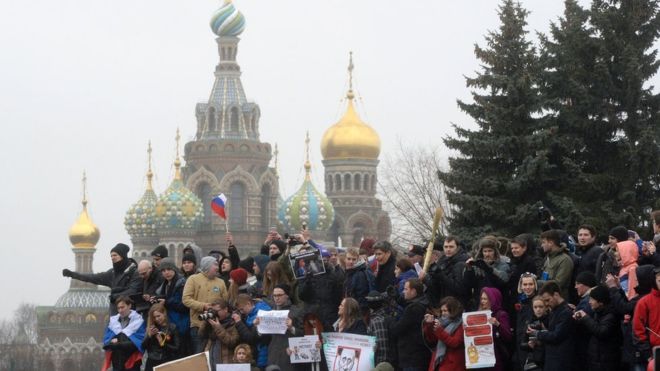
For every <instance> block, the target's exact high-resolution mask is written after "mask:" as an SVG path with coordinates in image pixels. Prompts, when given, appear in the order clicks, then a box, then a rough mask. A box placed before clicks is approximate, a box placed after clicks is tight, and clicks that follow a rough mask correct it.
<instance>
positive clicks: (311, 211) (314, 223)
mask: <svg viewBox="0 0 660 371" xmlns="http://www.w3.org/2000/svg"><path fill="white" fill-rule="evenodd" d="M305 142H306V145H307V149H306V151H307V160H306V161H305V181H304V182H303V184H302V186H301V187H300V189H298V191H297V192H296V193H294V194H293V196H291V197H289V198H288V199H287V200H286V201H284V202H283V204H282V206H280V208H279V212H278V219H279V221H280V223H282V225H283V226H284V228H285V229H287V230H301V229H302V224H303V222H304V223H306V224H307V228H308V229H310V230H313V231H326V230H328V229H329V228H330V226H331V225H332V222H333V220H334V216H335V211H334V208H333V207H332V203H330V201H329V200H328V198H327V197H326V196H325V195H324V194H322V193H321V192H319V191H318V190H317V189H316V187H315V186H314V184H313V183H312V180H311V175H310V173H311V169H312V165H311V163H310V162H309V134H308V135H307V138H306V140H305Z"/></svg>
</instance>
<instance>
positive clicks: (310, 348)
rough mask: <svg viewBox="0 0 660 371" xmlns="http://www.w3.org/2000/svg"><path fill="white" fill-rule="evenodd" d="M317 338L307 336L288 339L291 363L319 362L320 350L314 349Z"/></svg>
mask: <svg viewBox="0 0 660 371" xmlns="http://www.w3.org/2000/svg"><path fill="white" fill-rule="evenodd" d="M317 341H319V337H318V336H316V335H307V336H302V337H294V338H289V349H291V363H314V362H320V361H321V350H320V349H318V348H316V342H317Z"/></svg>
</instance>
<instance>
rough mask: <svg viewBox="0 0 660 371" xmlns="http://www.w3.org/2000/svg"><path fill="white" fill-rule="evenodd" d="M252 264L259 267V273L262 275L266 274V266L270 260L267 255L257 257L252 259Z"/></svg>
mask: <svg viewBox="0 0 660 371" xmlns="http://www.w3.org/2000/svg"><path fill="white" fill-rule="evenodd" d="M254 262H255V263H256V264H257V267H259V272H261V274H264V273H266V265H268V262H270V258H269V257H268V255H257V256H255V257H254Z"/></svg>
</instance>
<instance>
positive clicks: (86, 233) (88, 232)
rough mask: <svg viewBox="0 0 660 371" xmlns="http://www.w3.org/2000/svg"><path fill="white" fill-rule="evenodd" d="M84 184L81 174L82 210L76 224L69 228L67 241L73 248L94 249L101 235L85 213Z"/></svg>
mask: <svg viewBox="0 0 660 371" xmlns="http://www.w3.org/2000/svg"><path fill="white" fill-rule="evenodd" d="M86 182H87V177H86V176H85V175H84V174H83V201H82V205H83V209H82V212H81V213H80V216H78V220H76V222H75V223H73V226H71V229H69V241H71V244H72V245H73V247H76V248H87V249H93V248H95V246H96V243H97V242H99V238H101V233H100V232H99V229H98V227H97V226H96V224H94V222H93V221H92V219H91V218H90V217H89V213H88V212H87V196H86V195H85V186H86Z"/></svg>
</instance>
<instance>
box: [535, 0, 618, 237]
mask: <svg viewBox="0 0 660 371" xmlns="http://www.w3.org/2000/svg"><path fill="white" fill-rule="evenodd" d="M588 21H589V12H588V11H587V10H585V9H583V8H582V7H580V5H578V3H577V1H575V0H567V1H565V10H564V14H563V17H562V18H560V19H559V22H558V23H554V22H553V23H551V25H550V37H546V36H544V35H541V36H540V39H541V56H540V61H541V66H542V68H543V72H542V73H541V92H542V94H543V96H544V109H545V112H546V116H545V117H546V121H545V125H546V127H547V128H548V130H549V131H550V132H551V133H552V134H553V135H552V136H550V138H549V142H548V144H549V149H550V153H549V161H550V163H551V164H552V165H553V167H552V169H553V171H554V174H553V176H552V178H553V179H555V180H556V183H555V184H552V185H551V186H550V188H548V206H549V207H550V208H551V209H552V210H553V211H554V212H555V215H556V217H558V218H559V219H560V220H562V221H563V222H564V223H565V227H566V229H567V230H569V231H575V230H576V229H577V227H578V226H579V225H580V224H582V223H589V224H593V225H595V226H596V228H597V229H598V230H599V231H601V232H603V231H607V230H609V228H610V227H611V226H612V225H614V224H621V223H625V215H624V214H620V213H619V212H618V211H617V210H620V209H621V206H622V202H623V200H622V194H623V191H624V189H625V188H624V184H623V183H621V176H622V174H624V173H625V171H626V167H625V165H624V164H623V163H621V161H619V159H620V158H621V157H622V154H623V152H624V150H625V149H624V148H623V147H622V146H621V144H620V143H617V142H616V141H612V138H613V137H614V136H615V134H616V132H617V128H616V126H615V125H614V123H613V122H611V121H609V120H608V117H607V115H606V111H604V110H603V109H602V106H603V102H604V100H605V99H606V98H605V96H606V95H607V92H608V89H609V88H610V74H609V71H608V67H607V65H606V63H605V62H604V60H603V59H602V58H599V48H600V47H601V41H600V40H599V39H598V37H597V35H596V34H595V31H594V29H593V28H592V27H591V26H590V25H589V23H588Z"/></svg>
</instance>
